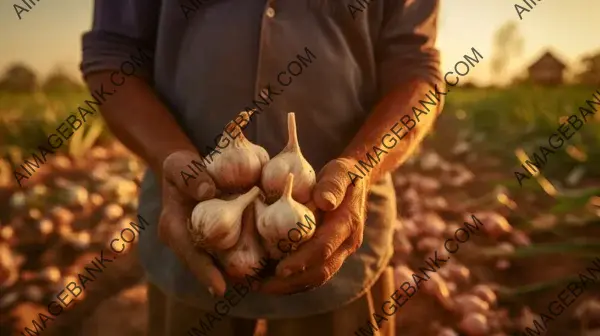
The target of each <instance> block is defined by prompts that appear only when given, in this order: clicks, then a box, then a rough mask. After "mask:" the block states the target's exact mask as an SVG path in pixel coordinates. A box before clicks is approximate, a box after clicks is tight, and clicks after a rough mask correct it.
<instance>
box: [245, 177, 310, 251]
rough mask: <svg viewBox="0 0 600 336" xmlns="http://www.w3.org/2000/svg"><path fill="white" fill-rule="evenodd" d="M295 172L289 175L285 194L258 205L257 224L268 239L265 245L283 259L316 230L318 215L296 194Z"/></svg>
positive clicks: (256, 203) (259, 230)
mask: <svg viewBox="0 0 600 336" xmlns="http://www.w3.org/2000/svg"><path fill="white" fill-rule="evenodd" d="M293 185H294V174H292V173H290V174H288V176H287V179H286V183H285V189H284V191H283V195H282V196H281V198H280V199H279V200H278V201H277V202H275V203H273V204H271V205H269V206H268V207H266V208H265V209H259V208H260V207H261V206H260V202H255V205H257V215H258V218H257V224H258V225H257V228H258V232H259V233H260V235H261V236H262V237H263V240H264V242H265V244H264V246H265V248H266V249H267V252H268V253H269V256H270V257H271V258H273V259H281V258H282V257H283V256H284V254H285V253H286V252H290V251H293V250H296V249H297V248H298V246H300V245H301V244H302V243H304V242H305V241H307V240H309V239H310V238H311V237H312V236H313V234H314V233H315V223H316V221H315V215H314V214H313V212H312V211H311V210H310V209H309V208H307V207H306V206H304V205H303V204H301V203H298V202H296V201H295V200H294V199H293V198H292V186H293Z"/></svg>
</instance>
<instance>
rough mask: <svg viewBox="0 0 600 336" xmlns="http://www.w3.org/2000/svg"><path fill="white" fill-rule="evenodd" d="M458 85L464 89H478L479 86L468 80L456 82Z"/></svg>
mask: <svg viewBox="0 0 600 336" xmlns="http://www.w3.org/2000/svg"><path fill="white" fill-rule="evenodd" d="M458 86H460V87H461V88H464V89H478V88H479V86H478V85H477V84H475V83H473V82H471V81H469V80H466V81H464V82H460V83H458Z"/></svg>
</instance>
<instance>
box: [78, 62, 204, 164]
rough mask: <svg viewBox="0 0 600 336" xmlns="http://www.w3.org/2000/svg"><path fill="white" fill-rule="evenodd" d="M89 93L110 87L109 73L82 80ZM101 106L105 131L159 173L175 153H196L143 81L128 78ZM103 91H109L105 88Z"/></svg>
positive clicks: (92, 75) (166, 110)
mask: <svg viewBox="0 0 600 336" xmlns="http://www.w3.org/2000/svg"><path fill="white" fill-rule="evenodd" d="M86 81H87V84H88V87H89V88H90V91H91V92H94V90H96V89H98V90H99V88H100V85H101V84H103V83H104V87H105V88H106V87H107V86H109V87H111V88H112V86H111V85H110V84H108V83H111V82H110V71H109V72H97V73H93V74H90V75H89V76H87V78H86ZM115 90H116V93H114V94H113V95H111V96H110V98H109V99H107V100H106V101H105V102H104V103H103V104H102V106H101V109H100V110H101V112H102V116H103V117H104V120H105V121H106V124H107V125H108V128H109V129H110V130H111V131H112V133H113V134H114V135H115V136H116V137H117V139H119V140H120V141H121V142H122V143H123V144H124V145H125V146H126V147H127V148H129V149H130V150H131V151H132V152H134V153H135V154H137V155H139V156H140V157H141V158H142V159H144V160H145V161H146V162H147V163H148V165H149V166H150V168H151V169H152V170H153V171H154V172H155V173H158V174H160V172H161V170H162V163H163V161H164V159H165V158H166V157H167V156H168V155H169V154H171V153H173V152H175V151H177V150H190V151H193V152H197V150H196V149H195V148H194V146H193V144H192V143H191V141H190V140H189V138H188V137H187V136H186V135H185V134H184V133H183V131H182V130H181V128H180V127H179V125H178V124H177V122H176V121H175V119H174V118H173V116H172V115H171V114H170V113H169V111H168V109H167V107H166V106H165V105H164V104H163V103H162V102H161V101H160V100H159V99H158V97H157V96H156V94H155V93H154V91H153V89H152V88H151V87H150V85H149V84H148V83H146V82H145V81H144V80H142V79H140V78H137V77H134V76H131V77H128V78H127V80H126V81H125V83H124V84H123V85H122V86H119V87H117V88H116V89H115ZM106 91H112V89H111V90H108V89H106Z"/></svg>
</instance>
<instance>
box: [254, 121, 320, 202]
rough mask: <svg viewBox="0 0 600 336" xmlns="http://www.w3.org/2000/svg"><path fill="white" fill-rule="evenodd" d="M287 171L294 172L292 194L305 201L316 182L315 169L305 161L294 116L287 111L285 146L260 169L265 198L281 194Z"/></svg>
mask: <svg viewBox="0 0 600 336" xmlns="http://www.w3.org/2000/svg"><path fill="white" fill-rule="evenodd" d="M289 173H292V174H294V180H295V181H294V189H293V192H292V196H293V197H294V199H295V200H297V201H298V202H300V203H306V202H308V201H309V200H310V198H311V191H312V188H313V187H314V185H315V183H316V177H315V171H314V169H313V168H312V167H311V165H310V164H309V163H308V161H306V159H305V158H304V156H302V152H301V151H300V145H299V144H298V134H297V132H296V117H295V115H294V113H293V112H290V113H288V143H287V145H286V146H285V148H284V149H283V150H282V151H281V152H280V153H279V154H277V155H276V156H275V157H274V158H273V159H272V160H271V161H269V162H267V164H266V165H265V166H264V168H263V170H262V177H261V182H262V186H263V190H264V191H265V193H266V195H267V199H269V200H272V199H276V198H277V197H279V196H281V193H282V192H283V189H284V187H285V180H286V177H287V176H288V174H289Z"/></svg>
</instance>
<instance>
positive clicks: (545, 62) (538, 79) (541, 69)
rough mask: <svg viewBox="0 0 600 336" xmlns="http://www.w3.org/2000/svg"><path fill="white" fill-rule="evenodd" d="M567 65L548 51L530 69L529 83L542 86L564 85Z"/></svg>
mask: <svg viewBox="0 0 600 336" xmlns="http://www.w3.org/2000/svg"><path fill="white" fill-rule="evenodd" d="M566 67H567V66H566V65H565V64H564V63H563V62H561V61H560V60H559V59H558V58H556V57H555V56H554V55H552V53H550V52H549V51H547V52H546V53H544V55H542V57H540V59H538V60H537V61H536V62H535V63H533V64H532V65H531V66H530V67H529V68H528V72H529V82H530V83H534V84H540V85H560V84H563V83H564V71H565V69H566Z"/></svg>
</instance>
